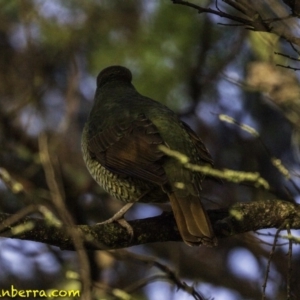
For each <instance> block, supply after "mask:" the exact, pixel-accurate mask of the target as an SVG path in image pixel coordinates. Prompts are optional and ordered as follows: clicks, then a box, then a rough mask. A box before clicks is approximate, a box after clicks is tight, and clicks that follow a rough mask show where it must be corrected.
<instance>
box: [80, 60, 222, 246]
mask: <svg viewBox="0 0 300 300" xmlns="http://www.w3.org/2000/svg"><path fill="white" fill-rule="evenodd" d="M162 146H163V147H167V148H168V149H170V150H173V151H177V152H179V153H181V154H183V155H185V156H186V157H188V158H189V162H190V163H192V164H198V165H213V161H212V158H211V155H210V154H209V152H208V150H207V148H206V147H205V145H204V143H203V142H202V141H201V139H200V138H199V137H198V136H197V134H196V133H195V132H194V131H193V130H192V129H191V128H190V127H189V126H188V125H187V124H186V123H184V122H183V121H181V120H180V119H179V117H178V116H177V115H176V113H175V112H174V111H172V110H171V109H169V108H168V107H167V106H165V105H163V104H162V103H160V102H158V101H156V100H153V99H151V98H149V97H146V96H143V95H141V94H140V93H139V92H138V91H137V90H136V89H135V87H134V86H133V84H132V73H131V71H130V70H129V69H128V68H126V67H123V66H118V65H114V66H109V67H107V68H105V69H103V70H102V71H101V72H100V73H99V75H98V76H97V88H96V92H95V99H94V103H93V106H92V109H91V112H90V114H89V117H88V119H87V122H86V123H85V125H84V128H83V133H82V139H81V148H82V153H83V159H84V162H85V164H86V166H87V169H88V170H89V172H90V174H91V175H92V177H93V178H94V179H95V181H96V182H97V183H98V184H99V185H100V186H101V187H103V189H104V190H105V191H106V192H108V193H109V194H110V195H111V196H113V197H114V198H116V199H118V200H121V201H123V202H125V203H126V205H127V207H128V208H129V207H131V206H132V205H133V204H134V203H136V202H139V203H164V202H168V201H169V202H170V203H171V208H172V211H173V214H174V217H175V221H176V224H177V227H178V231H179V233H180V235H181V238H182V240H183V241H184V242H185V243H186V244H187V245H189V246H198V245H206V246H215V245H216V244H217V240H216V237H215V234H214V232H213V229H212V225H211V222H210V219H209V217H208V215H207V212H206V210H205V209H204V207H203V205H202V203H201V189H202V187H201V184H202V181H203V179H204V177H205V176H204V175H203V174H201V173H200V172H196V171H193V170H191V169H189V168H187V167H186V166H184V165H183V164H182V163H181V162H180V161H179V160H178V159H176V158H174V157H171V156H169V155H167V154H166V153H165V152H164V151H162V148H161V147H162ZM126 205H125V206H124V208H125V207H126ZM126 210H127V208H125V209H123V210H122V209H121V211H120V213H119V214H118V213H117V214H116V215H115V216H114V217H115V218H112V220H117V218H121V216H123V215H124V214H125V212H126ZM117 216H118V217H117Z"/></svg>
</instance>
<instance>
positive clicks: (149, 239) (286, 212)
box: [0, 200, 300, 250]
mask: <svg viewBox="0 0 300 300" xmlns="http://www.w3.org/2000/svg"><path fill="white" fill-rule="evenodd" d="M208 214H209V217H210V219H211V222H212V224H213V228H214V231H215V233H216V236H217V238H228V237H230V236H234V235H237V234H241V233H245V232H248V231H255V230H259V229H264V228H284V227H285V226H286V225H289V227H290V228H291V229H299V228H300V206H299V205H298V204H294V203H291V202H286V201H282V200H266V201H255V202H250V203H236V204H234V205H233V206H232V207H230V208H228V209H218V210H209V211H208ZM10 217H11V215H8V214H4V213H2V214H0V222H1V223H2V230H1V232H0V236H2V237H7V238H16V239H21V240H30V241H36V242H42V243H46V244H50V245H53V246H57V247H59V248H61V249H63V250H74V243H73V241H72V238H71V237H70V235H69V234H68V232H70V230H68V228H67V227H66V226H62V225H50V224H49V222H47V220H45V219H39V218H35V217H28V216H27V217H25V218H22V219H21V220H19V221H17V222H15V223H14V225H13V226H12V225H11V224H10V223H9V221H8V220H9V219H8V218H10ZM28 224H31V226H28ZM129 224H130V225H131V226H132V228H133V231H134V236H133V237H131V236H130V235H129V233H128V232H127V231H126V229H124V228H123V227H122V226H121V225H120V224H118V223H112V224H105V225H93V226H88V225H77V226H76V229H77V230H78V231H79V232H80V234H81V235H82V236H83V237H84V241H85V247H86V249H89V250H111V249H118V248H125V247H131V246H135V245H142V244H148V243H154V242H167V241H181V237H180V235H179V232H178V230H177V227H176V223H175V220H174V217H173V214H171V213H163V214H162V215H160V216H156V217H152V218H147V219H140V220H134V221H129ZM16 226H18V228H21V230H19V233H15V228H16ZM22 228H24V229H23V230H22ZM26 228H27V229H26ZM69 229H70V228H69Z"/></svg>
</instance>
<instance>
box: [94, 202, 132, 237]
mask: <svg viewBox="0 0 300 300" xmlns="http://www.w3.org/2000/svg"><path fill="white" fill-rule="evenodd" d="M133 204H134V203H127V204H126V205H124V206H123V207H122V208H121V209H120V210H119V211H118V212H116V213H115V214H114V215H113V216H112V217H111V218H109V219H108V220H106V221H103V222H100V223H97V225H104V224H110V223H113V222H118V223H119V224H120V225H121V226H122V227H124V228H125V229H126V230H127V232H128V234H129V235H130V237H131V239H132V238H133V229H132V226H131V225H130V224H129V223H128V222H127V221H126V220H125V219H124V215H125V214H126V212H127V211H128V210H129V209H130V208H131V206H132V205H133Z"/></svg>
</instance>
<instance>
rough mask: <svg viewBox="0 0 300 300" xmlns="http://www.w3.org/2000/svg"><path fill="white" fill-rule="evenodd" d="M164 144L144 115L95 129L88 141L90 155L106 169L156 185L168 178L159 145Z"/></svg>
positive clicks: (163, 156) (154, 127) (163, 182)
mask: <svg viewBox="0 0 300 300" xmlns="http://www.w3.org/2000/svg"><path fill="white" fill-rule="evenodd" d="M162 144H164V141H163V139H162V138H161V136H160V134H159V132H158V130H157V128H156V126H155V125H154V124H153V123H152V122H151V121H150V120H149V119H147V118H146V117H145V116H144V115H142V114H141V115H139V116H138V117H137V118H136V119H135V120H132V119H131V120H127V121H126V120H125V121H122V122H120V123H119V124H117V125H115V126H112V127H110V128H107V129H105V130H103V131H102V132H99V133H97V134H96V135H95V136H93V137H92V138H91V139H89V141H88V150H89V152H90V154H91V157H92V158H94V159H97V160H98V161H99V163H100V164H101V165H103V166H104V167H105V168H107V169H108V170H110V171H112V172H114V173H117V174H120V175H125V176H134V177H139V178H142V179H144V180H146V181H150V182H153V183H156V184H159V185H163V184H165V183H166V182H167V177H166V174H165V171H164V169H163V167H162V160H163V159H166V157H165V155H164V154H163V153H162V152H161V151H160V150H159V149H158V146H159V145H162Z"/></svg>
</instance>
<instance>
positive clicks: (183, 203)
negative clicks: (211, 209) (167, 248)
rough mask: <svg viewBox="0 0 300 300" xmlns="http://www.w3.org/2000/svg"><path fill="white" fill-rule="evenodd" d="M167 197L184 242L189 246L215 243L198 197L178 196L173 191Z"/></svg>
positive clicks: (208, 221) (213, 244)
mask: <svg viewBox="0 0 300 300" xmlns="http://www.w3.org/2000/svg"><path fill="white" fill-rule="evenodd" d="M169 199H170V202H171V206H172V209H173V212H174V216H175V220H176V223H177V227H178V229H179V232H180V235H181V237H182V239H183V240H184V242H185V243H186V244H188V245H189V246H196V245H200V244H203V245H206V246H215V245H216V244H217V240H216V238H215V236H214V233H213V230H212V227H211V223H210V220H209V218H208V216H207V213H206V211H205V210H204V208H203V206H202V204H201V201H200V198H199V197H197V196H194V195H189V196H186V197H179V196H177V195H176V193H174V192H173V193H170V194H169Z"/></svg>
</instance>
